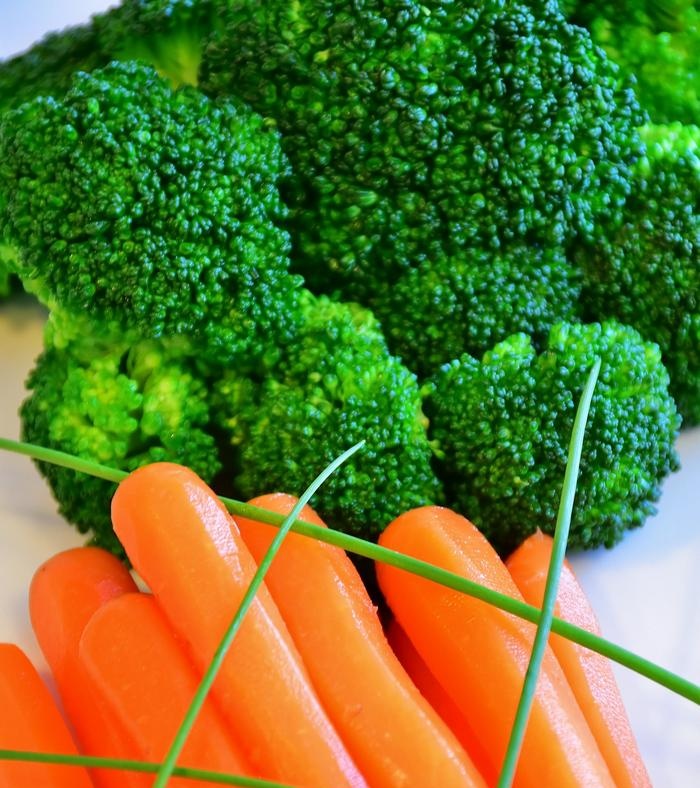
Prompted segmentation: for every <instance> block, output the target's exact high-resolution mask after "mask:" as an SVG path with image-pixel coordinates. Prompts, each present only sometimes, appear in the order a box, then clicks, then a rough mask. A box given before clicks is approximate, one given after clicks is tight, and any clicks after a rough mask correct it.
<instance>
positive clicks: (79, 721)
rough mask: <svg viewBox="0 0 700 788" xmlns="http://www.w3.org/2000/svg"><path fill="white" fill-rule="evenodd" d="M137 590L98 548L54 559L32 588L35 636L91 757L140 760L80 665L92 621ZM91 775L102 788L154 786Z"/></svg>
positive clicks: (99, 772)
mask: <svg viewBox="0 0 700 788" xmlns="http://www.w3.org/2000/svg"><path fill="white" fill-rule="evenodd" d="M136 590H137V589H136V584H135V583H134V581H133V580H132V578H131V575H130V574H129V572H128V570H127V569H126V567H125V566H124V565H123V564H122V563H121V562H120V561H119V560H118V559H117V558H115V557H114V556H113V555H111V554H110V553H107V552H106V551H104V550H100V549H98V548H96V547H78V548H74V549H72V550H67V551H65V552H62V553H59V554H58V555H55V556H53V558H50V559H49V560H48V561H46V562H45V563H44V564H43V565H42V566H40V567H39V569H38V570H37V571H36V573H35V574H34V577H33V579H32V582H31V586H30V589H29V612H30V616H31V620H32V626H33V628H34V634H35V635H36V638H37V640H38V641H39V646H40V647H41V650H42V652H43V654H44V657H45V659H46V662H47V663H48V665H49V668H50V669H51V672H52V674H53V678H54V681H55V683H56V687H57V689H58V693H59V695H60V696H61V700H62V702H63V706H64V708H65V710H66V714H67V716H68V718H69V719H70V722H71V724H72V726H73V728H74V730H75V734H76V738H77V740H78V744H79V746H80V749H81V750H82V752H84V753H85V754H86V755H99V756H110V757H119V758H135V757H136V752H135V750H134V748H133V747H132V746H130V745H129V743H128V742H126V741H125V740H124V739H123V737H121V736H120V735H119V732H118V731H117V730H116V728H115V725H114V721H113V720H112V719H111V717H110V715H109V713H108V711H107V710H106V709H105V708H104V706H103V704H101V702H100V699H99V698H98V697H96V696H95V695H94V693H93V692H92V689H91V687H90V683H89V682H88V681H87V680H86V678H85V676H84V674H83V670H82V667H81V666H80V663H79V660H78V646H79V643H80V638H81V636H82V634H83V630H84V629H85V626H86V625H87V623H88V621H89V620H90V618H91V617H92V615H93V614H94V613H95V612H96V611H97V610H99V608H100V607H101V606H102V605H103V604H105V603H106V602H107V601H109V600H110V599H113V598H114V597H117V596H119V595H121V594H125V593H128V592H130V591H136ZM90 773H91V775H92V779H93V781H94V783H95V785H97V786H98V788H143V787H144V786H147V785H148V784H149V780H148V778H147V776H146V775H143V774H137V773H134V772H119V771H116V770H111V769H92V770H91V771H90Z"/></svg>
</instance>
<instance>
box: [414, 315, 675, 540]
mask: <svg viewBox="0 0 700 788" xmlns="http://www.w3.org/2000/svg"><path fill="white" fill-rule="evenodd" d="M596 357H600V359H601V362H602V363H601V369H600V375H599V380H598V384H597V386H596V389H595V392H594V395H593V400H592V403H591V410H590V416H589V420H588V425H587V428H586V439H585V444H584V450H583V457H582V459H581V467H580V473H579V482H578V488H577V490H578V491H577V499H576V504H575V508H574V512H573V515H572V520H571V532H570V537H569V544H570V546H571V547H572V548H592V547H598V546H600V545H605V546H606V547H612V546H613V545H615V544H616V543H617V542H618V541H619V540H620V539H621V538H622V536H623V534H624V532H625V531H626V530H627V529H629V528H634V527H636V526H639V525H641V524H642V523H643V522H644V520H645V519H646V517H647V516H648V515H650V514H652V513H653V512H654V502H655V501H656V500H657V498H658V496H659V494H660V487H661V482H662V481H663V479H664V478H665V476H666V475H667V474H668V473H669V472H671V471H673V470H675V469H676V468H677V467H678V457H677V454H676V452H675V449H674V444H675V439H676V437H677V433H678V430H679V428H680V417H679V415H678V413H677V410H676V406H675V403H674V401H673V398H672V397H671V395H670V393H669V390H668V384H669V380H668V374H667V372H666V370H665V368H664V366H663V363H662V361H661V353H660V350H659V348H658V346H657V345H655V344H653V343H651V342H645V341H644V340H643V339H642V337H641V336H640V335H639V334H638V333H637V332H636V331H635V330H634V329H632V328H629V327H627V326H623V325H621V324H619V323H615V322H607V323H603V324H568V323H560V324H558V325H556V326H554V327H553V328H552V330H551V332H550V335H549V338H548V341H547V345H546V348H545V349H544V350H543V351H542V352H541V353H540V354H538V353H537V352H536V350H535V348H534V347H533V345H532V343H531V341H530V339H529V338H528V337H527V336H526V335H524V334H515V335H513V336H512V337H509V338H508V339H506V340H505V341H503V342H501V343H499V344H497V345H495V347H494V348H493V349H492V350H490V351H489V352H487V353H486V354H484V356H483V358H482V359H481V361H479V360H477V359H475V358H473V357H471V356H468V355H464V356H462V357H461V358H459V359H457V360H455V361H453V362H451V363H449V364H446V365H445V366H443V368H442V369H441V370H440V371H439V372H438V373H436V375H435V376H434V377H433V378H432V379H431V380H430V381H429V383H427V384H426V387H425V391H424V393H425V396H426V404H425V408H426V413H427V415H428V417H429V418H430V437H431V440H432V441H434V444H435V446H436V451H437V456H438V458H439V468H438V473H439V475H440V476H441V478H443V479H444V481H445V487H446V495H447V500H448V503H449V504H450V505H452V506H454V507H455V508H456V509H458V510H459V511H460V512H463V513H464V514H465V515H467V516H468V517H469V518H470V519H471V520H473V521H474V523H475V524H476V525H477V526H478V527H479V528H480V529H481V530H482V531H483V532H484V534H485V535H486V536H487V538H488V539H490V540H491V541H492V542H493V544H494V545H495V546H496V547H497V549H498V550H499V551H501V552H502V553H506V552H509V551H510V550H512V549H514V548H515V547H516V546H517V545H518V544H520V542H521V541H522V540H523V539H524V538H525V537H526V536H528V535H529V534H531V533H533V532H534V531H535V530H536V529H538V528H539V529H542V530H543V531H545V532H548V533H552V532H553V529H554V526H555V523H556V514H557V508H558V503H559V496H560V490H561V480H562V479H563V477H564V469H565V466H566V458H567V447H568V442H569V436H570V434H571V428H572V424H573V419H574V416H575V410H576V403H577V401H578V396H579V394H580V391H581V389H582V388H583V385H584V383H585V380H586V376H587V375H588V373H589V371H590V369H591V367H592V366H593V364H594V362H595V359H596Z"/></svg>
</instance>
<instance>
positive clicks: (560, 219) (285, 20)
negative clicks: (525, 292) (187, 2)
mask: <svg viewBox="0 0 700 788" xmlns="http://www.w3.org/2000/svg"><path fill="white" fill-rule="evenodd" d="M226 16H227V20H228V24H227V26H226V28H225V32H223V33H219V34H215V35H214V36H213V39H212V41H211V44H210V46H209V47H208V48H207V50H206V51H205V55H204V60H203V63H202V71H201V85H202V87H203V88H204V89H205V90H208V91H210V92H212V93H215V94H227V95H228V94H231V95H238V96H241V97H242V98H243V99H244V100H245V101H247V102H249V103H250V105H251V106H252V107H253V108H254V109H256V110H257V111H259V112H260V113H261V114H263V115H265V116H266V117H271V118H273V119H274V120H275V121H276V122H277V124H278V125H279V128H280V130H281V132H282V143H283V147H284V149H285V151H286V152H287V154H288V156H289V159H290V162H291V165H292V174H291V175H290V176H289V177H288V178H286V180H285V184H284V195H285V198H286V199H287V201H288V202H289V204H290V206H291V216H290V228H291V231H292V234H293V238H294V246H295V253H294V263H295V265H296V266H297V268H298V270H299V271H300V272H301V273H303V274H304V276H305V278H306V280H307V283H308V284H309V286H310V287H312V289H315V290H317V291H322V292H329V291H330V290H331V289H333V288H339V289H340V291H341V292H342V294H343V295H344V297H346V298H349V299H356V300H359V301H361V302H362V303H364V304H366V305H370V306H371V300H372V298H373V296H374V294H376V293H377V292H378V291H379V290H382V289H385V288H387V287H390V286H391V284H393V282H394V281H395V280H396V279H397V278H398V276H400V275H401V274H402V273H403V272H405V271H406V270H407V269H410V268H412V267H416V266H418V265H420V264H421V263H422V262H424V261H433V262H435V263H438V264H440V265H445V266H450V265H452V264H454V266H455V267H456V268H458V269H459V268H461V267H462V266H463V265H466V264H468V263H466V262H465V261H468V260H469V258H470V257H471V255H472V254H473V253H474V250H475V249H483V250H487V251H491V252H493V253H497V252H498V250H500V249H501V248H502V247H504V245H509V244H511V243H515V244H526V245H531V246H539V247H541V248H543V249H548V248H552V247H556V246H559V245H560V244H561V243H563V242H565V241H566V240H567V239H570V238H571V237H572V236H573V234H574V233H575V232H578V233H581V234H584V235H590V234H592V233H594V232H595V223H596V221H597V219H598V217H599V216H601V215H608V214H610V213H612V214H614V213H616V211H617V210H618V209H619V207H620V206H621V205H622V203H623V202H624V197H625V195H626V194H627V191H628V185H627V178H626V174H627V170H628V167H629V165H630V163H631V162H633V161H634V160H635V158H636V156H637V155H638V148H639V143H638V139H637V137H636V133H635V131H634V128H635V126H636V125H638V124H639V123H641V122H642V121H641V119H642V115H641V113H640V111H639V108H638V105H637V102H636V98H635V96H634V94H633V91H632V90H631V89H630V88H629V87H628V85H627V84H626V83H625V82H624V81H623V80H621V79H620V78H619V75H618V69H617V68H616V67H615V66H614V65H613V64H611V63H610V62H609V61H608V60H607V58H606V57H605V56H604V54H603V53H602V51H601V50H599V49H598V48H596V47H594V45H593V43H592V42H591V40H590V36H589V34H588V33H587V32H586V31H585V30H583V29H581V28H579V27H575V26H573V25H569V24H568V23H567V22H566V21H565V19H564V17H563V16H562V14H561V12H560V11H559V9H558V7H557V6H556V3H553V2H540V3H537V6H536V8H532V9H531V8H530V7H529V4H526V3H524V2H518V1H517V0H507V1H504V0H485V2H479V3H467V4H464V3H456V2H450V1H448V0H444V1H441V0H435V1H434V2H429V3H424V2H413V1H412V0H405V2H401V3H394V4H385V3H375V2H367V3H338V2H335V1H334V2H330V1H329V0H300V2H296V3H288V2H275V0H269V1H268V2H265V3H258V2H256V1H255V0H242V2H239V3H236V4H234V5H233V7H232V8H231V10H229V11H228V12H227V14H226Z"/></svg>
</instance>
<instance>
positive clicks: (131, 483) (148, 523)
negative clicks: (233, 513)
mask: <svg viewBox="0 0 700 788" xmlns="http://www.w3.org/2000/svg"><path fill="white" fill-rule="evenodd" d="M112 520H113V523H114V528H115V531H116V533H117V535H118V536H119V538H120V540H121V542H122V544H123V545H124V547H125V549H126V551H127V553H128V555H129V558H130V559H131V560H132V562H133V564H134V566H135V567H136V569H137V570H138V571H139V573H140V574H141V576H142V577H143V578H144V580H145V581H146V583H147V584H148V586H149V587H150V589H151V591H152V592H153V593H154V595H155V597H156V599H157V601H158V604H159V605H160V607H161V609H162V610H163V611H164V613H165V615H166V618H167V619H168V620H169V622H170V625H171V626H172V627H173V629H174V630H175V632H176V633H178V634H179V636H180V637H181V638H182V640H183V641H184V642H185V644H186V646H187V648H188V651H189V654H190V655H191V658H192V659H193V661H194V663H195V664H196V666H197V667H198V669H199V670H200V671H204V670H205V669H206V667H207V666H208V665H209V663H210V661H211V659H212V656H213V655H214V652H215V650H216V648H217V647H218V645H219V643H220V641H221V639H222V637H223V635H224V632H225V631H226V629H227V627H228V626H229V624H230V622H231V620H232V618H233V616H234V613H235V611H236V609H237V608H238V606H239V603H240V601H241V599H242V598H243V595H244V593H245V591H246V589H247V587H248V585H249V583H250V581H251V580H252V578H253V574H254V572H255V570H256V564H255V561H254V560H253V557H252V556H251V555H250V552H249V551H248V549H247V548H246V546H245V544H244V543H243V540H242V539H241V538H240V535H239V534H238V532H237V529H236V528H235V526H233V525H232V520H231V517H230V516H229V514H228V512H227V511H226V509H225V508H224V506H223V504H222V503H221V502H220V501H219V499H218V498H217V497H216V496H215V495H214V493H213V492H212V491H211V490H210V489H209V488H208V487H207V486H206V485H205V484H204V482H203V481H202V480H201V479H199V478H198V477H197V476H196V474H194V473H193V472H192V471H190V470H189V469H187V468H183V467H181V466H179V465H174V464H170V463H155V464H152V465H148V466H145V467H143V468H140V469H139V470H137V471H135V472H134V473H132V474H130V475H129V476H128V477H127V478H126V479H125V480H124V481H123V482H122V483H121V484H120V485H119V487H118V488H117V492H116V494H115V495H114V498H113V499H112ZM212 692H213V694H214V699H215V700H216V701H217V702H218V704H219V708H220V709H221V711H222V712H223V714H224V715H225V716H226V718H227V720H228V722H229V724H230V725H231V726H232V727H233V730H235V731H236V732H237V734H238V735H239V737H240V739H239V740H240V742H241V745H242V746H243V749H244V755H245V757H246V758H247V760H248V762H249V763H250V764H251V766H252V768H253V769H254V771H255V772H256V773H258V774H260V775H261V776H263V777H266V778H269V779H276V780H281V781H284V782H290V783H294V784H298V785H303V786H305V787H306V788H314V786H319V788H328V787H329V786H333V788H341V787H342V786H349V785H354V786H359V785H364V784H365V783H364V780H363V778H362V777H361V775H360V773H359V772H358V770H357V768H356V767H355V765H354V763H353V761H352V759H351V758H350V756H349V755H348V753H347V750H346V749H345V746H344V745H343V743H342V741H341V739H340V737H339V736H338V734H337V732H336V730H335V728H334V727H333V725H332V724H331V722H330V720H329V719H328V717H327V715H326V713H325V711H324V710H323V708H322V706H321V703H320V701H319V699H318V697H317V695H316V693H315V691H314V689H313V687H312V685H311V681H310V679H309V677H308V674H307V672H306V669H305V668H304V665H303V662H302V660H301V657H300V656H299V654H298V652H297V650H296V648H295V646H294V643H293V641H292V639H291V637H290V635H289V632H288V631H287V628H286V626H285V624H284V622H283V620H282V617H281V615H280V613H279V610H277V608H276V606H275V604H274V602H273V601H272V598H271V597H270V594H269V592H268V591H267V589H266V588H265V587H264V586H263V587H262V588H261V590H260V592H259V593H258V594H257V596H256V598H255V600H254V602H253V605H252V606H251V608H250V609H249V611H248V614H247V615H246V618H245V619H244V621H243V624H242V626H241V629H240V630H239V632H238V634H237V636H236V639H235V641H234V643H233V645H232V647H231V650H230V651H229V653H228V655H227V657H226V659H225V660H224V661H223V664H222V666H221V668H220V670H219V673H218V677H217V680H216V682H215V683H214V686H213V688H212Z"/></svg>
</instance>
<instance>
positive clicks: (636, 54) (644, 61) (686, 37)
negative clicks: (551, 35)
mask: <svg viewBox="0 0 700 788" xmlns="http://www.w3.org/2000/svg"><path fill="white" fill-rule="evenodd" d="M572 13H573V18H574V19H575V20H577V21H579V22H580V23H581V24H584V25H586V27H587V28H588V29H589V30H590V32H591V37H592V38H593V40H594V41H595V43H596V44H598V45H599V46H601V47H603V49H604V50H605V51H606V53H607V54H608V55H609V57H610V59H611V60H613V61H614V62H615V63H617V64H618V65H619V66H620V68H621V69H622V71H623V72H624V73H625V74H629V75H633V76H634V77H635V78H636V81H637V93H638V95H639V100H640V103H641V104H642V106H643V107H644V109H645V110H646V111H647V112H648V114H649V117H650V118H651V120H652V121H653V122H655V123H672V122H674V121H680V122H682V123H694V124H700V71H699V70H698V52H700V7H698V6H697V4H696V3H695V2H694V0H673V2H668V1H663V2H659V0H646V1H644V0H627V2H620V1H619V0H616V1H615V2H604V0H598V1H597V2H594V3H589V2H579V3H578V4H577V6H576V9H575V10H574V11H573V12H572Z"/></svg>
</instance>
